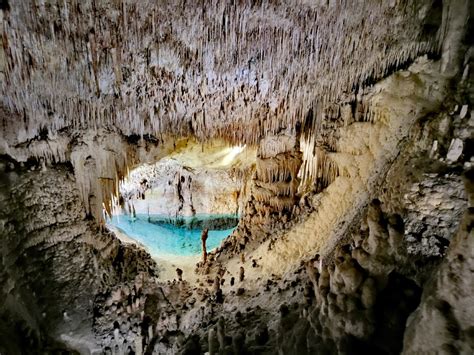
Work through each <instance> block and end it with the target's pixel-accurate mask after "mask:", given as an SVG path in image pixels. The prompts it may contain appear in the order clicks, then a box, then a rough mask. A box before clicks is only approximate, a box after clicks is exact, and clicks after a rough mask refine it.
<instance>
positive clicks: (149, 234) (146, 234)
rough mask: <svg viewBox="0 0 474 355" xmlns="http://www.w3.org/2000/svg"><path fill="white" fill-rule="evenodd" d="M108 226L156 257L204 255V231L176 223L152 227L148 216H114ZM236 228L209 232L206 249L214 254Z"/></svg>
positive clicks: (154, 224)
mask: <svg viewBox="0 0 474 355" xmlns="http://www.w3.org/2000/svg"><path fill="white" fill-rule="evenodd" d="M217 217H219V216H213V215H210V216H201V217H198V218H204V219H206V218H217ZM108 224H110V225H112V226H114V227H115V228H117V229H119V230H120V231H121V232H123V233H125V234H126V235H128V236H129V237H130V238H132V239H135V240H136V241H138V242H140V243H142V244H143V245H145V246H146V247H147V248H148V249H149V251H150V253H151V254H152V255H156V256H160V255H162V256H166V255H180V256H189V255H197V254H201V252H202V250H201V232H202V230H201V229H189V228H186V227H185V226H184V227H183V226H176V225H174V224H172V223H160V224H156V223H150V222H148V216H142V215H137V216H136V218H135V219H133V220H132V218H131V217H130V216H126V215H120V216H113V217H112V219H110V220H109V221H108ZM234 229H235V227H233V228H230V229H224V230H209V235H208V238H207V242H206V246H207V250H208V251H210V250H212V249H214V248H216V247H218V246H219V245H220V243H221V241H222V240H223V239H224V238H226V237H227V236H228V235H230V234H231V233H232V232H233V231H234Z"/></svg>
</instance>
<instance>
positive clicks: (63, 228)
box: [0, 157, 157, 354]
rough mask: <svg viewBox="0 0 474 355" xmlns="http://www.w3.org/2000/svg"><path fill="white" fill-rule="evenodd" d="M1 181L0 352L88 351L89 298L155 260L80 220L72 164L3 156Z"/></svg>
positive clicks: (92, 342) (150, 270) (151, 269)
mask: <svg viewBox="0 0 474 355" xmlns="http://www.w3.org/2000/svg"><path fill="white" fill-rule="evenodd" d="M0 175H1V179H0V181H1V186H0V239H1V241H2V243H1V245H0V256H1V258H0V261H1V267H0V280H1V284H2V288H1V289H0V297H1V298H2V300H4V301H3V302H2V304H1V306H0V315H1V319H2V321H1V322H0V338H1V339H2V341H1V342H0V352H2V353H5V354H16V353H21V352H30V351H34V350H32V349H38V351H46V352H48V351H50V352H53V351H56V350H60V349H76V350H78V351H81V352H85V351H92V350H93V349H95V348H96V346H97V345H96V344H97V341H96V338H95V335H94V333H93V332H92V315H93V311H94V310H93V301H94V297H95V295H97V294H98V293H100V292H105V291H106V290H107V289H108V288H109V287H111V286H112V285H116V284H119V283H121V282H125V281H128V280H131V279H134V278H135V277H136V276H137V275H138V274H140V273H142V272H144V273H146V275H154V274H156V273H157V271H156V264H155V262H154V261H153V260H151V258H150V256H149V255H148V254H147V253H146V252H145V251H144V250H141V249H138V248H136V247H133V246H125V245H123V244H122V243H121V242H119V241H118V240H117V239H116V238H115V236H114V235H113V234H111V233H108V232H106V231H101V230H100V229H99V228H98V227H97V224H96V222H95V221H93V220H91V219H88V218H87V217H86V213H85V209H84V206H83V205H82V203H81V200H80V199H79V191H78V190H77V188H76V185H75V181H74V177H73V174H72V168H71V167H70V166H68V165H59V166H49V167H48V168H47V169H45V168H42V167H41V164H38V163H36V162H34V161H29V162H27V163H26V164H22V165H20V164H18V163H17V162H14V161H12V160H8V159H5V158H4V157H2V159H1V161H0ZM148 277H149V276H148Z"/></svg>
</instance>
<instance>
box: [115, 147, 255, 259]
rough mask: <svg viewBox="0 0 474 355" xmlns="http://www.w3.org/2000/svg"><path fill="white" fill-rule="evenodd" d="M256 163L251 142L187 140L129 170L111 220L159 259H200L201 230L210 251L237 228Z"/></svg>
mask: <svg viewBox="0 0 474 355" xmlns="http://www.w3.org/2000/svg"><path fill="white" fill-rule="evenodd" d="M254 163H255V151H254V150H253V149H252V148H250V147H247V146H228V145H226V144H225V143H224V142H220V141H219V142H212V143H209V144H205V145H202V144H199V143H197V142H190V141H186V142H185V143H182V144H180V145H178V146H177V147H175V149H174V150H173V151H172V152H170V153H169V154H168V155H166V156H164V157H162V158H160V159H158V160H157V161H156V162H148V163H143V164H140V165H138V166H136V167H134V168H133V169H132V170H131V171H130V172H129V174H128V176H127V177H126V178H125V179H124V180H123V181H122V182H121V183H120V184H119V191H118V195H117V197H116V198H115V199H114V208H113V211H112V215H111V216H109V217H108V218H107V226H108V228H109V229H111V230H112V231H114V232H115V234H116V235H118V236H119V237H120V238H122V239H123V240H125V241H127V242H133V243H138V244H139V245H142V246H143V247H145V249H147V251H148V252H149V253H150V254H151V255H152V256H153V257H155V258H157V259H160V260H171V261H173V263H174V264H176V263H178V264H180V261H181V262H182V261H183V260H184V259H183V258H185V259H186V258H187V259H186V260H187V261H192V262H194V261H197V260H198V258H199V256H200V255H201V253H202V246H201V235H202V232H203V230H208V239H207V244H206V245H207V250H208V251H211V250H213V249H215V248H216V247H218V246H219V245H220V244H221V242H222V241H223V240H224V239H225V238H226V237H227V236H229V235H231V234H232V232H233V231H234V230H235V228H236V226H237V224H238V222H239V217H240V212H241V211H242V209H243V204H244V202H245V196H246V184H247V181H248V178H249V176H250V172H251V171H252V166H253V164H254ZM174 264H173V265H174Z"/></svg>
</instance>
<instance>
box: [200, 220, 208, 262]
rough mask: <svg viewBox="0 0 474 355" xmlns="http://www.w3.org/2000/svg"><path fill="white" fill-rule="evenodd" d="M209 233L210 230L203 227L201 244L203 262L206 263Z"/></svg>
mask: <svg viewBox="0 0 474 355" xmlns="http://www.w3.org/2000/svg"><path fill="white" fill-rule="evenodd" d="M207 235H208V230H207V229H203V231H202V233H201V246H202V262H203V264H204V265H205V264H206V263H207V250H206V240H207Z"/></svg>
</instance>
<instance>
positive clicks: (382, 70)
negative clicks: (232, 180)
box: [0, 0, 443, 143]
mask: <svg viewBox="0 0 474 355" xmlns="http://www.w3.org/2000/svg"><path fill="white" fill-rule="evenodd" d="M431 5H432V1H429V0H427V1H421V2H416V3H412V2H406V1H397V2H395V1H391V2H380V1H365V2H356V3H355V2H351V1H340V0H338V1H331V2H329V3H327V2H316V3H315V4H314V5H310V4H309V3H303V4H301V3H299V2H290V3H281V2H274V1H270V2H266V1H257V2H255V1H237V2H225V1H224V2H222V1H217V0H213V1H211V2H210V3H209V2H198V3H196V4H193V6H189V4H188V3H187V2H186V1H184V0H181V1H178V2H175V1H159V2H155V1H140V2H129V1H126V0H120V1H111V2H98V1H77V0H54V1H47V2H43V1H39V2H37V1H33V0H25V1H18V2H11V4H10V6H9V7H8V9H7V10H3V11H2V16H1V21H2V43H3V46H2V56H3V57H4V60H3V61H2V62H1V63H2V64H1V65H2V68H0V70H1V72H2V76H4V79H5V80H3V84H2V85H1V92H2V102H3V104H4V105H5V106H6V107H7V108H8V109H9V110H11V111H12V112H18V113H19V114H20V115H21V116H23V125H22V127H21V128H22V129H21V130H20V131H19V132H18V134H19V137H20V138H28V137H35V136H37V135H38V134H39V131H40V130H41V129H43V128H47V129H48V130H50V131H57V130H60V129H62V128H65V127H70V126H74V127H78V128H88V129H97V128H99V127H104V126H107V127H112V126H114V127H119V129H120V130H121V131H122V132H123V133H124V134H126V135H130V134H143V133H154V134H158V135H159V134H161V133H163V132H173V133H174V134H190V133H191V134H193V135H195V136H197V137H199V138H209V137H210V136H221V137H224V138H226V139H229V140H231V141H233V142H238V143H252V142H253V143H257V142H258V140H259V139H260V137H261V136H262V135H265V134H267V133H275V132H277V131H278V130H279V129H280V127H282V126H283V127H285V126H287V125H288V124H290V125H292V126H294V125H295V124H296V123H297V122H301V121H303V120H304V118H305V116H306V115H307V112H308V111H309V110H310V109H313V110H314V112H315V115H316V120H315V124H314V125H313V127H312V128H314V129H315V128H317V124H316V122H317V121H319V120H320V119H321V114H318V113H319V112H322V110H321V109H323V108H324V106H325V103H327V102H333V101H334V100H336V99H338V98H339V96H340V95H341V94H342V93H343V92H349V91H351V90H353V89H354V88H357V87H358V86H361V85H364V84H366V83H368V82H370V81H371V80H374V79H376V78H379V77H382V76H384V75H385V74H386V73H387V72H390V71H392V70H393V68H394V67H397V66H399V65H402V64H404V63H406V62H409V61H410V60H412V59H413V58H415V57H417V56H418V55H420V54H423V53H433V52H437V51H438V50H439V48H438V47H439V43H440V39H441V37H442V36H441V34H442V33H443V31H442V29H439V28H438V27H439V26H440V25H441V19H439V22H436V23H433V24H432V23H431V22H433V21H432V17H433V16H431V11H432V10H429V11H428V9H429V8H430V6H431ZM435 5H436V4H435ZM435 7H436V6H435ZM430 16H431V17H430ZM388 17H390V19H391V21H387V20H388ZM361 18H362V19H363V21H360V19H361ZM393 23H397V25H396V26H394V25H392V24H393ZM428 25H430V26H431V27H430V26H428ZM427 28H428V29H430V31H428V30H427ZM433 28H434V29H433ZM302 68H304V70H302ZM243 127H246V128H248V129H242V128H243Z"/></svg>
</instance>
